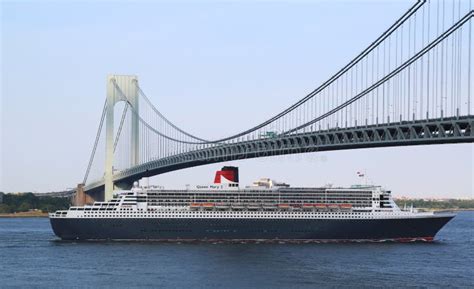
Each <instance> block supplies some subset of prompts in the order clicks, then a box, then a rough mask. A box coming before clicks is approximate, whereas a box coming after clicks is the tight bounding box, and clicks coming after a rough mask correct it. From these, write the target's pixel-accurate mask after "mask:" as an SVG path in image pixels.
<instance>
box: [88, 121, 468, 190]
mask: <svg viewBox="0 0 474 289" xmlns="http://www.w3.org/2000/svg"><path fill="white" fill-rule="evenodd" d="M473 128H474V115H469V116H463V117H459V118H456V117H454V118H444V119H441V118H438V119H430V120H420V121H410V122H407V121H405V122H392V123H386V124H379V125H369V126H357V127H351V128H337V129H329V130H322V131H317V132H308V133H299V134H291V135H286V136H278V137H274V138H261V139H257V140H249V141H242V142H236V143H229V144H216V145H214V146H212V147H208V148H203V149H199V150H194V151H190V152H185V153H181V154H177V155H174V156H169V157H166V158H162V159H158V160H154V161H150V162H147V163H144V164H141V165H138V166H135V167H132V168H130V169H127V170H124V171H120V172H117V173H115V174H114V184H115V186H117V187H119V188H123V189H128V188H131V186H132V185H133V182H134V181H136V180H139V179H140V178H142V177H150V176H155V175H159V174H163V173H166V172H171V171H176V170H180V169H184V168H190V167H195V166H200V165H206V164H211V163H218V162H225V161H232V160H242V159H249V158H257V157H266V156H276V155H285V154H297V153H308V152H317V151H332V150H345V149H358V148H376V147H390V146H407V145H428V144H445V143H469V142H474V130H473ZM84 191H85V192H86V193H87V194H98V195H100V192H103V191H104V180H103V179H102V180H100V181H97V182H93V183H90V184H88V185H87V186H85V187H84Z"/></svg>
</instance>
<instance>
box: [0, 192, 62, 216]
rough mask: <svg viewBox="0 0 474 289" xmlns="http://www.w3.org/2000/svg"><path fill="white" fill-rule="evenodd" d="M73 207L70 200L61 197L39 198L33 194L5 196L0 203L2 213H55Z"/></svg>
mask: <svg viewBox="0 0 474 289" xmlns="http://www.w3.org/2000/svg"><path fill="white" fill-rule="evenodd" d="M70 205H71V200H70V199H69V198H60V197H49V196H48V197H46V196H45V197H38V196H36V195H34V194H33V193H24V194H4V195H3V201H2V203H0V213H3V214H5V213H16V212H27V211H29V210H41V211H42V212H54V211H56V210H65V209H67V208H69V206H70Z"/></svg>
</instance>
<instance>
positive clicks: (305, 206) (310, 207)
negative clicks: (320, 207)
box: [301, 204, 314, 211]
mask: <svg viewBox="0 0 474 289" xmlns="http://www.w3.org/2000/svg"><path fill="white" fill-rule="evenodd" d="M301 208H303V211H312V210H313V208H314V205H313V204H303V206H301Z"/></svg>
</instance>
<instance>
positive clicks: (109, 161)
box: [104, 75, 140, 201]
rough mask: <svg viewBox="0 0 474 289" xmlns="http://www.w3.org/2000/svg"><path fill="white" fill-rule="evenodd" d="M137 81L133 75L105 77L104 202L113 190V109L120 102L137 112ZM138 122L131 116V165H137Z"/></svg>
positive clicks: (135, 115)
mask: <svg viewBox="0 0 474 289" xmlns="http://www.w3.org/2000/svg"><path fill="white" fill-rule="evenodd" d="M137 84H138V79H137V77H136V76H135V75H108V76H107V106H106V115H105V118H106V120H105V147H106V148H105V176H104V180H105V193H104V200H105V201H108V200H111V199H112V197H113V190H114V181H113V174H114V142H115V131H114V108H115V104H117V103H118V102H120V101H126V102H128V103H129V105H131V106H133V108H134V110H135V112H138V86H137ZM138 124H139V120H138V116H137V114H135V113H132V115H131V137H130V158H131V160H130V161H131V165H132V166H136V165H138V163H139V156H140V154H139V153H140V152H139V126H138Z"/></svg>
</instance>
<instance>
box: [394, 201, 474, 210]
mask: <svg viewBox="0 0 474 289" xmlns="http://www.w3.org/2000/svg"><path fill="white" fill-rule="evenodd" d="M395 203H397V205H398V206H399V207H400V208H403V207H404V206H407V207H410V206H411V205H413V207H414V208H426V209H436V210H449V209H461V210H463V209H464V210H465V209H474V199H446V200H424V199H397V200H395Z"/></svg>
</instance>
